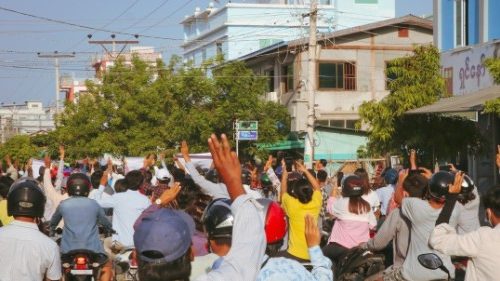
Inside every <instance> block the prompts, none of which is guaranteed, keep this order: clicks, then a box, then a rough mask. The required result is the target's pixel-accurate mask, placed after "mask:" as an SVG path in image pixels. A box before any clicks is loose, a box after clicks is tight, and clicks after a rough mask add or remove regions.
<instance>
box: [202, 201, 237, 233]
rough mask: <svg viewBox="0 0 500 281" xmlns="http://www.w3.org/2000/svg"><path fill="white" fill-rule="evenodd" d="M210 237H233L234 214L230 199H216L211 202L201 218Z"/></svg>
mask: <svg viewBox="0 0 500 281" xmlns="http://www.w3.org/2000/svg"><path fill="white" fill-rule="evenodd" d="M201 220H202V222H203V226H204V227H205V231H206V232H207V234H208V239H217V238H231V237H232V235H233V224H234V216H233V213H232V212H231V201H230V200H229V199H225V198H224V199H216V200H213V201H212V202H210V203H209V204H208V206H207V208H206V209H205V212H204V213H203V216H202V218H201Z"/></svg>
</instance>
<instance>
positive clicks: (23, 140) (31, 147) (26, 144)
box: [0, 135, 40, 164]
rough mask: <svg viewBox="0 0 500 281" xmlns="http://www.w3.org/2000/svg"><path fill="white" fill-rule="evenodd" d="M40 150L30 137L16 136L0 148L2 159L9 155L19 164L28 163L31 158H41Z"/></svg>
mask: <svg viewBox="0 0 500 281" xmlns="http://www.w3.org/2000/svg"><path fill="white" fill-rule="evenodd" d="M39 152H40V149H39V148H38V147H37V146H36V145H35V144H33V142H32V141H31V138H30V136H28V135H16V136H13V137H12V138H9V139H8V140H7V141H6V142H5V143H4V144H2V145H1V146H0V157H2V158H4V157H5V156H7V155H9V156H10V157H11V158H12V160H13V161H14V160H18V161H19V163H21V164H23V163H26V161H27V160H28V159H30V158H31V157H37V156H39V155H38V154H39Z"/></svg>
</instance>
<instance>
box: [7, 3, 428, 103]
mask: <svg viewBox="0 0 500 281" xmlns="http://www.w3.org/2000/svg"><path fill="white" fill-rule="evenodd" d="M341 1H342V0H341ZM208 2H209V1H207V0H113V1H111V0H108V1H102V0H86V1H74V0H73V1H68V0H50V1H40V0H23V1H20V0H3V1H1V2H0V7H1V8H7V9H12V10H16V11H19V12H23V13H27V14H32V15H36V16H40V17H45V18H50V19H56V20H61V21H66V22H70V23H74V24H78V25H84V26H90V27H97V28H100V29H107V30H112V31H119V32H127V33H132V34H135V33H139V34H145V35H154V36H159V37H164V39H148V38H139V39H140V45H145V46H154V47H155V48H156V49H158V50H160V51H161V52H162V53H163V57H164V59H165V60H168V58H169V57H170V56H171V55H172V54H181V49H180V48H179V45H180V43H181V42H182V26H181V25H180V24H179V22H180V21H181V20H182V19H183V18H184V16H185V15H187V14H191V13H193V12H194V9H195V7H197V6H199V7H201V8H202V9H203V8H206V7H207V5H208ZM396 13H397V16H401V15H405V14H410V13H411V14H414V15H423V14H425V15H429V14H432V0H420V1H416V0H396ZM89 33H92V34H93V39H110V38H109V36H110V33H105V32H95V31H92V30H88V29H85V28H82V27H75V26H69V25H64V24H60V23H56V22H49V21H46V20H40V19H35V18H32V17H28V16H23V15H19V14H15V13H12V12H7V11H5V10H0V42H1V44H0V83H1V85H2V87H1V88H0V89H1V90H0V102H4V103H11V102H16V103H23V102H24V101H26V100H40V101H42V102H43V103H44V105H48V104H49V103H53V102H54V101H55V79H54V67H53V60H50V59H43V58H38V57H37V55H36V53H37V52H53V51H55V50H57V51H59V52H76V57H75V58H72V59H65V60H64V61H62V62H61V74H62V73H68V74H72V75H74V76H75V77H81V78H88V77H92V76H93V69H92V68H91V67H90V60H91V59H92V56H95V55H96V54H99V53H100V52H101V47H100V46H96V45H89V44H88V43H87V34H89ZM167 38H170V39H167ZM117 39H123V40H127V39H133V38H132V37H131V36H128V35H117Z"/></svg>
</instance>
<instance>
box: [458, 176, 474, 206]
mask: <svg viewBox="0 0 500 281" xmlns="http://www.w3.org/2000/svg"><path fill="white" fill-rule="evenodd" d="M473 190H474V182H473V181H472V179H471V178H470V177H469V176H468V175H466V174H464V181H463V182H462V189H460V193H459V194H458V199H459V200H461V199H465V198H466V197H468V196H467V195H468V194H469V193H472V191H473Z"/></svg>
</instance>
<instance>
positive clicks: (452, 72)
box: [441, 42, 500, 96]
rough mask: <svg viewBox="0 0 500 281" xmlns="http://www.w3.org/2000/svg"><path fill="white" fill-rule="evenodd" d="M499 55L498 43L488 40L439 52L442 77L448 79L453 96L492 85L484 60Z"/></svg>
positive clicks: (499, 45)
mask: <svg viewBox="0 0 500 281" xmlns="http://www.w3.org/2000/svg"><path fill="white" fill-rule="evenodd" d="M492 57H496V58H498V57H500V43H499V42H489V43H484V44H480V45H475V46H469V47H466V48H463V49H458V50H457V49H454V50H450V51H447V52H444V53H442V54H441V67H442V71H443V73H444V74H445V75H444V76H445V77H444V78H445V79H446V80H450V81H449V82H450V83H451V84H452V86H451V88H452V89H451V90H452V94H453V95H454V96H459V95H465V94H470V93H474V92H476V91H478V90H481V89H484V88H488V87H491V86H493V79H492V77H491V75H490V74H489V72H488V70H487V69H486V67H485V65H484V60H485V59H487V58H492Z"/></svg>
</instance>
